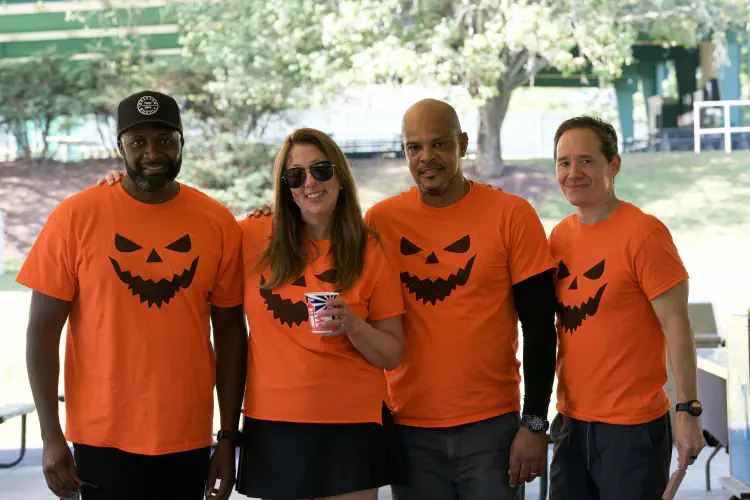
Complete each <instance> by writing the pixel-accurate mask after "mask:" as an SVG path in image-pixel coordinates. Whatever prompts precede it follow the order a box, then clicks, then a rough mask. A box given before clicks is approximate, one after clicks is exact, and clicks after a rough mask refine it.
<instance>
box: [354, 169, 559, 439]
mask: <svg viewBox="0 0 750 500" xmlns="http://www.w3.org/2000/svg"><path fill="white" fill-rule="evenodd" d="M365 220H366V221H367V223H368V224H369V225H371V227H372V228H373V229H375V230H376V231H379V232H380V233H381V234H382V236H383V238H384V240H385V241H386V242H387V243H388V244H389V245H391V246H392V247H393V248H392V249H391V252H393V254H394V255H395V258H396V259H397V262H398V267H399V269H400V271H401V282H402V291H403V295H404V299H405V305H406V315H405V316H404V336H405V339H406V348H405V351H404V361H403V362H402V363H401V366H399V367H398V368H396V369H395V370H393V371H392V372H387V377H388V389H389V393H390V398H391V399H390V402H391V405H392V409H393V411H394V416H395V418H396V422H397V423H400V424H404V425H411V426H417V427H449V426H454V425H461V424H465V423H470V422H476V421H479V420H483V419H486V418H490V417H493V416H497V415H501V414H503V413H507V412H511V411H517V410H519V409H520V408H521V401H520V387H519V384H520V380H521V376H520V373H519V366H520V363H519V362H518V360H517V359H516V353H517V350H518V315H517V314H516V310H515V306H514V303H513V293H512V288H511V287H512V285H514V284H516V283H518V282H520V281H523V280H525V279H527V278H530V277H531V276H534V275H536V274H539V273H541V272H544V271H546V270H548V269H552V268H554V267H555V264H554V261H553V260H552V258H551V256H550V253H549V246H548V244H547V239H546V237H545V234H544V228H543V227H542V224H541V222H540V221H539V218H538V217H537V215H536V212H535V211H534V209H533V208H532V207H531V205H529V203H528V202H527V201H525V200H524V199H522V198H520V197H518V196H514V195H512V194H509V193H505V192H502V191H499V190H496V189H493V188H491V187H489V186H485V185H481V184H476V183H475V184H474V185H473V186H472V188H471V190H470V191H469V193H468V194H467V195H466V196H464V197H463V198H462V199H461V200H460V201H458V202H457V203H454V204H453V205H450V206H448V207H445V208H433V207H430V206H428V205H425V204H424V203H422V202H421V201H420V200H419V193H418V191H417V188H416V187H413V188H412V189H410V190H409V191H406V192H404V193H401V194H400V195H398V196H394V197H392V198H389V199H387V200H384V201H382V202H380V203H378V204H376V205H375V206H374V207H372V208H371V209H370V211H369V212H368V213H367V216H366V217H365Z"/></svg>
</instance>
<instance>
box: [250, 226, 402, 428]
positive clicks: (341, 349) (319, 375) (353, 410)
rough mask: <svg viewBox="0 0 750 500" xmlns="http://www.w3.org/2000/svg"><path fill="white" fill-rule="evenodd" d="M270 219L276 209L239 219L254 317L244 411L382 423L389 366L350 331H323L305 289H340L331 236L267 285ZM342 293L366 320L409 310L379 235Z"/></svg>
mask: <svg viewBox="0 0 750 500" xmlns="http://www.w3.org/2000/svg"><path fill="white" fill-rule="evenodd" d="M272 224H273V223H272V219H271V217H264V218H261V219H253V218H248V219H245V220H243V221H241V222H240V226H241V227H242V231H243V258H244V267H245V311H246V312H247V318H248V323H249V324H250V342H249V345H248V362H247V386H246V389H245V407H244V409H243V413H244V414H245V415H247V416H248V417H250V418H257V419H261V420H274V421H281V422H306V423H360V422H378V423H380V422H381V415H382V406H383V401H385V400H386V399H387V391H386V386H385V376H384V374H383V370H382V369H380V368H377V367H375V366H373V365H371V364H370V363H369V362H367V360H365V358H364V357H362V355H361V354H360V353H359V351H357V350H356V349H355V348H354V346H353V345H352V343H351V342H350V341H349V338H348V337H347V336H346V335H338V336H335V337H325V336H323V335H318V334H314V333H312V331H311V330H310V323H309V321H308V315H307V305H306V302H305V293H312V292H331V291H335V289H336V274H335V271H334V269H333V259H332V256H331V254H330V253H329V250H330V242H328V241H318V242H317V244H318V248H319V253H318V256H317V258H316V259H315V260H314V261H312V262H310V263H309V264H308V265H307V267H306V268H305V271H304V273H303V274H302V275H301V276H299V277H298V278H296V279H295V280H294V281H293V282H291V283H287V284H285V285H284V286H282V287H280V288H276V289H274V290H265V289H261V288H260V284H261V283H263V282H265V281H267V280H268V279H269V278H270V272H269V270H268V268H267V266H266V267H265V268H258V267H257V266H256V264H257V262H258V258H259V257H260V255H261V254H262V253H263V251H265V249H266V248H267V246H268V242H269V241H270V237H271V231H272ZM340 297H341V298H342V299H344V301H345V302H346V304H347V306H348V307H349V309H350V310H351V311H352V312H354V313H355V314H356V315H357V316H359V317H360V318H362V319H365V320H367V321H377V320H382V319H386V318H391V317H394V316H399V315H401V314H403V313H404V301H403V299H402V297H401V291H400V289H399V283H398V274H397V272H396V270H395V269H394V268H393V267H392V266H391V264H390V263H389V262H388V260H387V259H386V256H385V253H384V252H383V250H382V248H381V246H380V244H379V243H378V242H377V241H376V240H375V239H374V238H371V239H370V241H369V242H368V246H367V251H366V254H365V264H364V268H363V270H362V275H361V276H360V278H359V280H357V281H356V282H355V284H354V285H353V286H352V287H351V288H350V289H349V290H347V291H346V292H344V293H342V294H341V296H340Z"/></svg>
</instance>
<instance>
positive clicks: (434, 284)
mask: <svg viewBox="0 0 750 500" xmlns="http://www.w3.org/2000/svg"><path fill="white" fill-rule="evenodd" d="M470 249H471V237H470V236H469V235H468V234H467V235H466V236H463V237H461V238H459V239H457V240H456V241H454V242H453V243H451V244H450V245H448V246H446V247H445V248H443V251H442V252H440V256H438V254H436V253H435V251H434V250H432V251H430V254H429V255H427V256H426V257H424V254H425V253H427V252H425V251H424V250H422V248H420V247H419V246H418V245H417V244H416V243H413V242H412V241H409V240H408V239H407V238H406V237H402V238H401V255H406V256H410V255H415V256H416V255H420V256H421V258H420V257H415V258H414V265H413V266H412V265H410V264H407V266H408V267H410V268H412V269H414V268H417V269H419V267H421V264H422V263H423V264H424V265H426V266H429V265H431V264H439V263H440V262H441V259H443V260H444V261H445V262H450V263H453V262H455V261H456V258H455V256H456V255H461V256H463V255H464V254H466V253H468V252H469V250H470ZM463 258H464V257H462V258H461V259H460V260H459V262H458V265H456V266H455V269H456V271H455V272H453V273H450V274H448V276H445V277H440V278H436V279H429V278H420V277H419V276H417V275H416V274H417V272H418V271H415V272H414V273H415V274H411V273H409V272H407V271H404V272H402V273H401V282H402V283H403V284H404V285H406V289H407V290H408V291H409V293H411V294H413V295H414V296H415V297H416V298H417V300H421V301H422V304H427V303H428V302H429V303H431V304H432V305H433V306H434V305H435V304H437V303H438V302H442V301H443V300H445V299H446V298H448V297H449V296H450V294H451V293H452V292H453V290H455V289H456V288H458V287H460V286H464V285H466V282H467V281H469V276H471V268H472V267H473V266H474V260H475V259H476V258H477V256H476V254H474V256H473V257H471V258H470V259H468V260H463ZM405 262H410V260H408V259H407V260H406V261H405Z"/></svg>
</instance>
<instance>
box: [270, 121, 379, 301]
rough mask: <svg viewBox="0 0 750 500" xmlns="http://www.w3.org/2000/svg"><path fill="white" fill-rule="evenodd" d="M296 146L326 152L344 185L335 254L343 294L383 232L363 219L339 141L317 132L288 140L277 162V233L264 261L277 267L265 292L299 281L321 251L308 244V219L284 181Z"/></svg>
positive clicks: (304, 130) (336, 218) (335, 222)
mask: <svg viewBox="0 0 750 500" xmlns="http://www.w3.org/2000/svg"><path fill="white" fill-rule="evenodd" d="M295 144H310V145H313V146H315V147H317V148H318V149H320V150H321V151H322V152H323V153H324V154H325V157H326V159H327V160H328V161H330V162H331V163H333V165H334V172H335V174H336V176H337V178H338V180H339V183H340V184H341V191H339V196H338V200H337V202H336V208H335V209H334V212H333V219H332V221H331V253H332V254H333V261H334V269H336V275H337V281H338V290H339V291H345V290H347V289H349V287H351V286H352V285H353V284H354V282H355V281H357V279H358V278H359V276H360V274H362V268H363V267H364V260H365V250H366V249H367V240H368V238H369V237H370V236H372V237H375V238H377V233H375V231H373V230H372V229H370V228H369V227H367V226H366V225H365V223H364V221H363V220H362V208H361V207H360V205H359V196H358V195H357V186H356V184H355V183H354V175H353V174H352V169H351V166H350V165H349V161H348V160H347V159H346V156H345V155H344V153H343V151H341V148H339V147H338V145H337V144H336V143H335V142H333V139H331V138H330V137H328V136H327V135H326V134H324V133H323V132H320V131H319V130H315V129H311V128H302V129H299V130H296V131H294V132H293V133H292V134H291V135H290V136H289V137H287V138H286V140H285V141H284V143H283V144H282V146H281V150H280V151H279V153H278V154H277V155H276V160H275V161H274V165H273V193H274V194H273V199H274V204H273V210H274V214H273V233H272V235H271V242H270V244H269V245H268V248H267V249H266V251H265V252H263V255H261V257H260V259H259V261H258V265H259V266H260V265H263V264H269V265H270V267H271V278H270V279H269V281H268V282H267V283H266V284H265V285H264V286H263V288H269V289H271V288H278V287H279V286H281V285H283V284H285V283H287V282H289V281H290V280H291V279H295V278H297V277H299V275H300V274H302V272H303V271H304V269H305V266H306V265H307V263H308V262H310V261H312V260H314V259H315V258H316V257H317V252H318V250H319V249H318V248H317V246H312V245H309V244H305V239H304V232H305V231H304V222H303V221H302V214H301V212H300V209H299V207H298V206H297V204H296V203H295V202H294V199H293V198H292V192H291V190H290V189H289V187H288V186H287V185H286V184H285V183H284V181H283V177H282V176H283V174H284V170H285V168H286V161H287V156H288V155H289V151H290V150H291V149H292V146H294V145H295ZM311 246H312V248H311Z"/></svg>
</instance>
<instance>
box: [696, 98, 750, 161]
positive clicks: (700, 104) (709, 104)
mask: <svg viewBox="0 0 750 500" xmlns="http://www.w3.org/2000/svg"><path fill="white" fill-rule="evenodd" d="M732 106H750V100H738V101H696V102H694V103H693V135H694V139H695V145H694V149H695V152H696V153H700V152H701V140H700V139H701V135H708V134H724V151H725V152H727V153H731V152H732V132H740V133H741V132H750V127H744V126H739V127H733V126H732V123H731V113H730V112H729V108H730V107H732ZM703 108H723V109H724V126H723V127H711V128H701V109H703Z"/></svg>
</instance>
